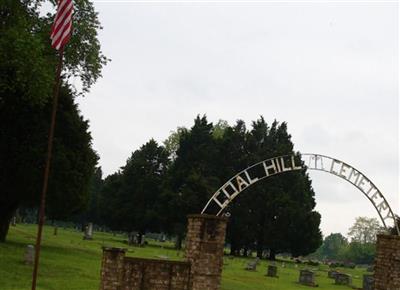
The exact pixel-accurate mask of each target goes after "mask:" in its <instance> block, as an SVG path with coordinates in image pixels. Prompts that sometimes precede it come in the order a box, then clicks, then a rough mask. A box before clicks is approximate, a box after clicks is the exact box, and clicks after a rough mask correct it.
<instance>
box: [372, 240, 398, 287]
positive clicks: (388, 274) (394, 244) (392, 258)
mask: <svg viewBox="0 0 400 290" xmlns="http://www.w3.org/2000/svg"><path fill="white" fill-rule="evenodd" d="M374 278H375V288H374V289H375V290H398V289H400V236H391V235H378V241H377V244H376V257H375V274H374Z"/></svg>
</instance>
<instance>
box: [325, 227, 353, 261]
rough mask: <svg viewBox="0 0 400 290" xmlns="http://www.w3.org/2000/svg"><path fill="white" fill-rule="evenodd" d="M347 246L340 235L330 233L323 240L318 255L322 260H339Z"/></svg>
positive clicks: (345, 240)
mask: <svg viewBox="0 0 400 290" xmlns="http://www.w3.org/2000/svg"><path fill="white" fill-rule="evenodd" d="M347 245H348V241H347V239H346V238H345V237H344V236H343V235H342V234H341V233H332V234H330V235H329V236H327V237H326V238H325V239H324V242H323V244H322V246H321V248H320V249H319V254H320V256H321V258H324V259H326V258H327V259H339V258H340V254H341V252H342V251H343V250H344V249H345V248H346V247H347Z"/></svg>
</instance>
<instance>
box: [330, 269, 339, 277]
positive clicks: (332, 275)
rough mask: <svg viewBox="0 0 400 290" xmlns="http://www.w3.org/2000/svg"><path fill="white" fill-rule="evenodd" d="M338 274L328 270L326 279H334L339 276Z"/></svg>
mask: <svg viewBox="0 0 400 290" xmlns="http://www.w3.org/2000/svg"><path fill="white" fill-rule="evenodd" d="M339 273H340V272H339V271H336V270H330V271H328V278H331V279H336V275H337V274H339Z"/></svg>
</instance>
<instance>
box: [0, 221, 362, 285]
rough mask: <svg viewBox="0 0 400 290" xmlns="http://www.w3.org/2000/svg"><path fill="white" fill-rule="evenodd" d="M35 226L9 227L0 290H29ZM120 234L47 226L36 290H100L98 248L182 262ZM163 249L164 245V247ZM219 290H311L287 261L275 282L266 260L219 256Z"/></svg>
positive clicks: (0, 258)
mask: <svg viewBox="0 0 400 290" xmlns="http://www.w3.org/2000/svg"><path fill="white" fill-rule="evenodd" d="M35 234H36V226H35V225H22V224H18V225H17V226H16V227H11V228H10V233H9V236H8V239H7V242H6V243H3V244H0V290H26V289H30V287H31V276H32V266H29V265H25V264H24V263H23V256H24V251H25V248H26V245H28V244H34V243H35ZM125 239H126V238H125V237H124V236H121V235H116V236H113V235H112V234H107V233H97V232H96V233H95V234H94V240H91V241H84V240H83V239H82V233H81V232H77V231H75V230H73V229H62V228H59V230H58V235H57V236H54V235H53V228H52V227H45V228H44V233H43V243H42V245H43V246H42V255H41V260H40V269H39V279H38V288H37V289H41V290H45V289H46V290H63V289H65V290H86V289H87V290H97V289H98V288H99V278H100V263H101V255H102V251H101V247H102V246H115V247H125V248H128V255H129V256H136V257H147V258H157V257H159V256H168V257H169V259H172V260H180V259H182V252H178V251H176V250H173V249H171V248H169V247H168V246H169V244H168V243H155V242H151V243H150V245H148V246H147V247H144V248H139V247H128V246H127V245H126V244H125V243H124V240H125ZM165 246H167V247H165ZM224 259H225V263H224V270H223V275H222V290H236V289H237V290H259V289H263V290H283V289H284V290H297V289H313V288H310V287H307V286H302V285H299V284H298V283H296V281H297V280H298V275H299V269H300V268H303V267H306V266H303V265H300V266H297V265H296V264H294V263H291V262H285V263H284V264H285V265H284V266H285V267H282V266H283V263H282V262H277V265H278V275H279V278H269V277H266V276H265V272H266V268H267V265H268V262H267V261H261V263H260V264H259V265H258V266H257V271H255V272H250V271H245V270H244V267H245V266H246V264H247V263H248V262H249V261H250V260H249V259H243V258H234V259H231V258H229V257H228V256H227V257H225V258H224ZM308 268H309V269H312V268H314V269H315V270H316V271H317V283H318V284H319V287H318V288H317V289H322V290H329V289H337V290H340V289H351V288H349V287H346V286H336V285H334V284H333V280H331V279H328V278H327V271H328V268H327V267H326V266H320V267H309V266H308ZM340 270H342V271H343V272H344V273H348V274H351V275H353V284H354V286H357V287H361V279H362V274H363V273H364V272H365V270H364V269H358V268H356V269H354V270H350V269H340Z"/></svg>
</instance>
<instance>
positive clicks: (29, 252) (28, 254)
mask: <svg viewBox="0 0 400 290" xmlns="http://www.w3.org/2000/svg"><path fill="white" fill-rule="evenodd" d="M34 261H35V247H34V246H33V245H27V246H26V249H25V254H24V263H25V264H27V265H32V264H33V262H34Z"/></svg>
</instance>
